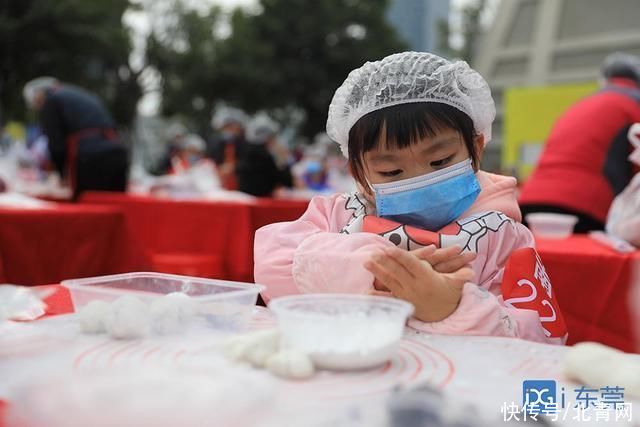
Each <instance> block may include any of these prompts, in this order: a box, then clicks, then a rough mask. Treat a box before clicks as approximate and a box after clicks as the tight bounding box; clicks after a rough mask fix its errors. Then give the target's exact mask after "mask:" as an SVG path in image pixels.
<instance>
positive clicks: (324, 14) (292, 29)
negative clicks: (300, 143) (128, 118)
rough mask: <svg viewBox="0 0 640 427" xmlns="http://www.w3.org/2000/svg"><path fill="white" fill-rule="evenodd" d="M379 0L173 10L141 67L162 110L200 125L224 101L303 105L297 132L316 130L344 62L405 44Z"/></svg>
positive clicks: (301, 0) (265, 1)
mask: <svg viewBox="0 0 640 427" xmlns="http://www.w3.org/2000/svg"><path fill="white" fill-rule="evenodd" d="M386 9H387V0H322V1H308V0H261V2H260V3H259V11H258V12H257V13H255V12H248V11H246V10H242V9H236V10H235V11H234V12H233V13H231V15H230V16H228V17H226V18H228V22H227V24H228V26H229V28H230V35H229V36H228V37H221V36H220V35H219V34H220V33H221V31H220V29H221V27H220V25H221V24H224V23H225V21H224V18H225V16H224V15H223V14H222V12H221V11H220V10H219V9H216V8H212V9H210V10H209V11H208V12H206V13H197V12H195V11H190V10H188V9H186V8H185V7H184V6H183V5H182V4H181V3H180V2H178V3H177V4H176V5H175V7H174V8H173V11H172V14H173V16H175V19H174V20H173V21H172V22H169V23H168V25H165V26H163V27H161V28H159V29H157V31H154V33H153V34H152V35H151V37H150V38H149V40H148V43H147V58H148V62H149V64H150V65H152V66H153V67H155V68H156V69H157V70H158V71H159V72H160V74H161V76H162V79H161V90H162V112H163V114H165V115H176V114H180V115H183V116H185V117H187V118H191V119H193V120H194V121H195V122H196V124H197V127H198V128H199V129H200V130H201V131H203V130H205V129H206V127H207V125H208V123H209V117H210V113H211V108H212V107H213V105H214V104H215V103H216V102H217V101H225V102H227V103H230V104H232V105H236V106H239V107H241V108H243V109H245V110H247V111H248V112H255V111H257V110H260V109H266V110H272V111H275V110H279V111H280V112H284V113H285V114H286V112H292V111H293V112H297V111H299V110H302V111H304V113H305V115H306V120H305V123H304V129H303V132H304V133H305V134H306V135H308V136H312V135H313V134H314V133H316V132H318V131H320V130H322V129H324V125H325V121H326V113H327V109H328V106H329V102H330V101H331V97H332V96H333V93H334V91H335V90H336V88H337V87H338V86H339V85H340V84H341V83H342V81H343V80H344V79H345V78H346V77H347V74H348V73H349V72H350V71H351V70H352V69H354V68H357V67H359V66H360V65H362V64H363V63H364V62H365V61H368V60H375V59H380V58H382V57H384V56H386V55H388V54H390V53H393V52H397V51H401V50H403V49H405V47H406V46H405V45H404V44H403V43H402V42H401V41H400V38H399V37H398V36H397V35H396V33H395V31H394V29H393V28H392V27H391V26H390V25H389V24H388V23H387V20H386V16H385V13H386Z"/></svg>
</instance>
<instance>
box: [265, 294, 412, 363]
mask: <svg viewBox="0 0 640 427" xmlns="http://www.w3.org/2000/svg"><path fill="white" fill-rule="evenodd" d="M269 308H270V309H271V310H272V311H273V312H274V313H275V315H276V316H277V319H278V326H279V329H280V333H281V345H282V346H283V347H285V348H289V349H294V350H297V351H301V352H304V353H307V354H309V356H310V357H311V359H312V360H313V362H314V364H315V365H316V366H317V367H319V368H324V369H333V370H347V369H367V368H372V367H374V366H378V365H380V364H382V363H384V362H386V361H387V360H389V359H391V357H392V356H393V355H394V353H395V352H396V351H397V349H398V346H399V344H400V340H401V339H402V334H403V332H404V326H405V323H406V321H407V318H408V317H409V316H411V314H412V313H413V305H411V304H410V303H408V302H405V301H402V300H399V299H395V298H386V297H378V296H368V295H347V294H308V295H293V296H286V297H282V298H276V299H273V300H272V301H271V302H270V303H269Z"/></svg>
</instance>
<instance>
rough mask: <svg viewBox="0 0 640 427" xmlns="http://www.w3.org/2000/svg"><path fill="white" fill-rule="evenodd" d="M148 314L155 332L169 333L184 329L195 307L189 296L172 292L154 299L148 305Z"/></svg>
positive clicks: (192, 315)
mask: <svg viewBox="0 0 640 427" xmlns="http://www.w3.org/2000/svg"><path fill="white" fill-rule="evenodd" d="M149 314H150V316H151V324H152V325H153V329H154V330H155V331H156V332H157V333H159V334H171V333H176V332H180V331H183V330H184V329H185V327H186V324H187V323H189V322H190V321H191V319H192V318H193V317H194V315H195V307H194V303H193V301H192V300H191V298H190V297H189V296H187V295H185V294H183V293H180V292H174V293H171V294H167V295H165V296H164V297H162V298H158V299H156V300H154V301H153V302H152V303H151V305H150V306H149Z"/></svg>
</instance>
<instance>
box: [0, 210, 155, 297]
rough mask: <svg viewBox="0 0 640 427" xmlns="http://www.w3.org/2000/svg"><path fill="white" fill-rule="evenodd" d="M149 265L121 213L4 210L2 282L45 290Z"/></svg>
mask: <svg viewBox="0 0 640 427" xmlns="http://www.w3.org/2000/svg"><path fill="white" fill-rule="evenodd" d="M148 264H149V263H148V259H147V258H146V255H145V253H144V251H143V249H142V247H141V246H139V245H138V244H137V243H136V242H135V240H134V239H132V238H131V233H130V232H129V230H128V229H127V222H126V218H125V215H124V213H123V212H122V210H120V209H118V208H114V207H106V206H74V205H55V206H53V207H50V208H44V209H0V282H8V283H15V284H21V285H41V284H46V283H56V282H59V281H61V280H64V279H72V278H79V277H90V276H100V275H105V274H115V273H122V272H127V271H132V270H144V269H147V268H148V267H149V265H148Z"/></svg>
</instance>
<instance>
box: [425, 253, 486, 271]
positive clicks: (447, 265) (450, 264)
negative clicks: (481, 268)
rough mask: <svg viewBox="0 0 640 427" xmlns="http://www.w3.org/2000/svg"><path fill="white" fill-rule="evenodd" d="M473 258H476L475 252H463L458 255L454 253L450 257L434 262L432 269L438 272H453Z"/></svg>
mask: <svg viewBox="0 0 640 427" xmlns="http://www.w3.org/2000/svg"><path fill="white" fill-rule="evenodd" d="M474 259H476V254H475V253H474V252H465V253H462V254H460V255H456V256H454V257H453V258H451V259H448V260H445V261H442V262H440V263H438V264H435V265H434V266H433V269H434V270H436V271H438V272H440V273H454V272H456V271H458V270H460V269H461V268H462V267H464V266H466V265H468V264H469V263H471V261H473V260H474Z"/></svg>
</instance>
